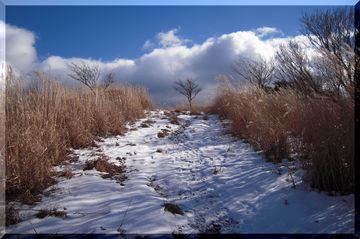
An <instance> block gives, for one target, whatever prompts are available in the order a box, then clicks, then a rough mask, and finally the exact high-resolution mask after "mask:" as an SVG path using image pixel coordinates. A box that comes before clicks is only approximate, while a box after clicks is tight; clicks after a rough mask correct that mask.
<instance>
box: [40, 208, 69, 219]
mask: <svg viewBox="0 0 360 239" xmlns="http://www.w3.org/2000/svg"><path fill="white" fill-rule="evenodd" d="M66 216H67V214H66V212H65V211H59V210H57V209H56V208H52V209H41V210H40V211H39V212H38V213H37V214H36V217H38V218H45V217H60V218H63V219H64V218H66Z"/></svg>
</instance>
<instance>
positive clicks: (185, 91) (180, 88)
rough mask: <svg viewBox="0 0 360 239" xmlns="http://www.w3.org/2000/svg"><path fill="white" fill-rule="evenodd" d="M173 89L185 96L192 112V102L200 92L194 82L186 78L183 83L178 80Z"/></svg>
mask: <svg viewBox="0 0 360 239" xmlns="http://www.w3.org/2000/svg"><path fill="white" fill-rule="evenodd" d="M174 89H175V90H176V91H177V92H179V93H180V94H182V95H183V96H185V97H186V98H187V100H188V102H189V109H190V111H191V110H192V101H193V99H194V98H195V97H196V96H197V95H198V94H199V93H200V91H201V90H202V89H201V88H200V86H199V85H198V84H196V82H195V81H194V80H193V79H191V78H188V79H186V80H184V81H182V80H178V81H176V82H175V83H174Z"/></svg>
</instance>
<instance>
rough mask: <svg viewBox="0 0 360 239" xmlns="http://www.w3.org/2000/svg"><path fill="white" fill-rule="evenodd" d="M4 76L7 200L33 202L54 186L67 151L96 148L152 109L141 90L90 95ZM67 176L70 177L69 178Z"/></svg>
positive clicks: (44, 80)
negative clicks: (56, 174)
mask: <svg viewBox="0 0 360 239" xmlns="http://www.w3.org/2000/svg"><path fill="white" fill-rule="evenodd" d="M23 82H24V81H22V79H17V78H15V77H14V74H12V70H11V68H10V67H9V68H8V72H7V77H6V84H7V87H6V129H7V130H6V173H7V174H6V197H7V199H8V200H14V199H20V200H21V201H23V202H26V201H32V200H26V199H25V198H27V197H28V198H30V199H31V198H32V197H33V196H32V195H36V194H38V193H40V192H41V191H42V190H43V189H45V188H47V187H48V186H50V185H51V184H53V183H54V182H55V181H54V180H53V179H52V177H53V175H54V172H53V170H52V167H53V166H54V165H57V164H59V163H61V162H62V161H64V160H68V158H67V154H68V152H67V148H68V147H72V148H75V149H76V148H82V147H98V145H97V144H96V143H95V142H94V140H95V139H99V138H98V137H99V136H100V137H104V136H107V135H114V134H122V133H124V132H125V123H126V122H131V121H134V120H135V119H137V118H140V117H143V116H144V110H145V109H151V107H152V106H151V102H150V100H149V96H148V94H147V92H146V90H145V89H143V88H141V87H134V86H128V85H118V86H116V85H113V86H111V87H108V88H107V89H106V90H104V89H103V88H99V89H98V91H97V104H95V98H94V94H93V93H92V92H91V91H89V90H86V89H82V88H77V89H76V88H67V87H64V86H63V85H60V83H57V82H56V81H55V80H52V79H50V78H49V77H48V76H47V75H46V74H45V73H43V72H37V73H36V74H35V76H33V78H32V79H31V80H30V81H29V82H27V84H26V85H25V83H23ZM68 176H69V175H68Z"/></svg>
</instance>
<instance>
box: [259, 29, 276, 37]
mask: <svg viewBox="0 0 360 239" xmlns="http://www.w3.org/2000/svg"><path fill="white" fill-rule="evenodd" d="M255 33H256V35H257V36H259V37H265V36H269V35H273V34H276V33H282V32H281V31H280V30H278V29H277V28H275V27H259V28H257V29H256V30H255Z"/></svg>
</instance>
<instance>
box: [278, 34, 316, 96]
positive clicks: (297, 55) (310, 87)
mask: <svg viewBox="0 0 360 239" xmlns="http://www.w3.org/2000/svg"><path fill="white" fill-rule="evenodd" d="M275 59H276V61H277V62H278V66H279V67H277V74H276V77H277V78H278V79H279V80H280V81H283V82H284V81H288V82H289V85H290V86H291V87H292V88H294V89H295V90H297V91H299V92H301V93H303V94H304V95H311V94H313V93H315V92H316V93H320V92H321V87H322V85H321V82H319V80H321V79H319V78H317V77H315V76H314V75H313V74H312V71H311V68H310V62H309V59H308V57H307V55H306V53H305V51H304V47H302V46H301V45H300V44H299V43H297V42H295V41H290V42H289V43H288V44H287V45H281V46H280V47H279V50H278V51H277V52H276V54H275Z"/></svg>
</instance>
